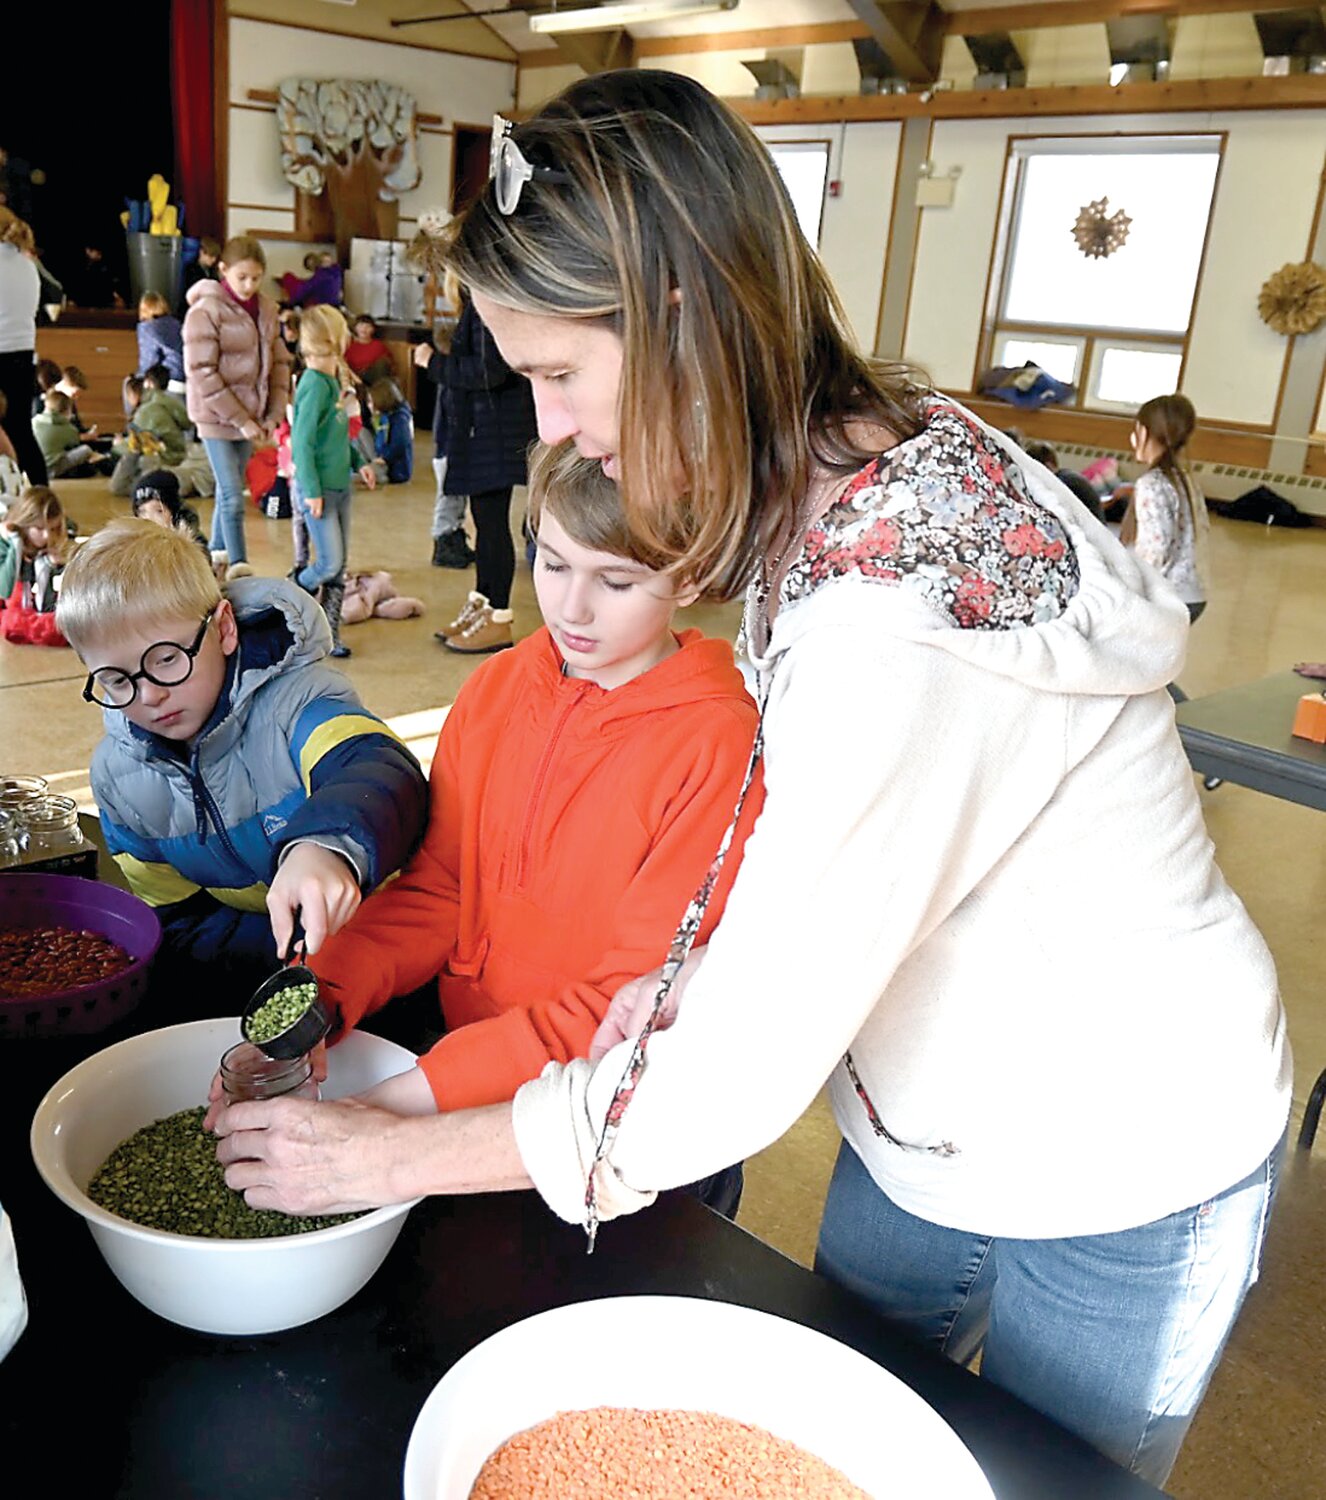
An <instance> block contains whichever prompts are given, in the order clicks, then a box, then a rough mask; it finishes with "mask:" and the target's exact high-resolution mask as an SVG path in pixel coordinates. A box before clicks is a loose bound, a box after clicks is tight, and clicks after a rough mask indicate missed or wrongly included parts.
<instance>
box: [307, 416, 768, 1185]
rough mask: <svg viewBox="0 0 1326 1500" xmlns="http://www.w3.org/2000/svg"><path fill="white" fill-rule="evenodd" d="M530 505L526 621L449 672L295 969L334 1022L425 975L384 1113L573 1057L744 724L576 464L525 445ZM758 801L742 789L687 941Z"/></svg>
mask: <svg viewBox="0 0 1326 1500" xmlns="http://www.w3.org/2000/svg"><path fill="white" fill-rule="evenodd" d="M530 511H531V519H532V520H533V522H534V524H535V526H536V527H537V533H538V556H537V558H536V560H535V564H534V574H535V589H536V592H537V594H538V598H539V606H540V608H541V610H542V611H543V615H544V619H545V621H546V622H547V623H546V624H545V626H544V628H543V629H541V630H539V631H537V632H536V633H535V634H534V635H532V636H530V637H528V638H527V639H526V640H523V641H521V642H520V643H519V645H517V646H516V647H515V649H514V650H511V651H507V652H503V653H501V654H500V655H499V656H495V657H494V658H493V659H492V660H490V661H488V662H486V663H485V664H484V665H483V666H482V667H480V668H479V670H478V671H477V672H475V673H474V675H473V676H472V677H471V678H470V679H469V681H468V682H467V683H466V684H465V686H464V688H463V689H462V690H461V692H460V694H459V696H458V697H457V699H456V702H455V704H454V706H453V707H452V709H451V712H450V714H449V715H448V716H447V720H446V723H445V724H444V725H443V728H442V733H441V736H440V738H439V740H438V745H437V752H436V755H435V757H434V759H433V767H432V777H431V780H432V795H431V813H430V822H429V827H428V832H427V834H426V835H425V838H424V842H423V845H422V846H421V847H420V849H419V851H418V853H417V854H416V855H415V857H414V859H413V860H412V861H411V863H410V864H409V865H408V866H407V867H406V868H405V870H404V871H403V872H402V873H401V875H400V877H399V878H398V879H397V880H395V881H394V882H392V883H391V884H390V885H388V886H386V887H384V888H383V889H382V890H380V891H378V892H377V893H376V894H374V895H372V896H370V897H369V898H368V900H367V901H365V902H364V904H363V906H362V907H361V908H360V909H359V911H358V912H357V913H356V914H355V916H354V918H353V919H352V921H351V922H349V923H348V924H347V926H346V927H344V928H343V929H342V930H341V932H339V933H338V934H337V935H336V936H335V937H333V938H332V939H330V940H329V941H328V942H327V943H326V944H325V945H324V946H323V948H322V949H321V951H320V952H319V953H318V954H317V955H316V956H315V957H314V958H313V959H312V960H310V962H311V964H312V966H313V968H314V969H315V971H316V972H317V974H318V976H319V978H320V979H321V980H322V982H323V984H324V986H325V987H326V990H327V991H328V992H329V994H330V995H331V997H332V998H333V999H334V1000H335V1001H336V1002H337V1004H338V1006H339V1010H340V1016H341V1025H342V1028H344V1029H348V1028H350V1027H353V1026H354V1025H356V1024H357V1023H358V1022H359V1021H360V1020H361V1019H362V1018H363V1017H364V1016H366V1015H367V1014H369V1013H370V1012H372V1011H375V1010H377V1009H379V1008H380V1007H381V1006H383V1005H385V1004H386V1003H387V1001H388V1000H390V999H391V998H392V996H394V995H403V994H406V993H408V992H410V991H412V990H414V989H417V988H418V987H420V986H421V985H423V984H425V983H427V982H428V981H429V980H431V979H433V978H436V979H437V982H438V991H439V998H440V1000H441V1005H442V1013H443V1016H444V1018H445V1021H446V1028H447V1029H446V1035H445V1036H443V1038H442V1039H441V1041H439V1042H438V1043H437V1045H436V1046H435V1047H433V1048H432V1050H431V1051H429V1052H428V1053H426V1054H425V1055H424V1057H422V1058H421V1059H420V1063H419V1066H418V1068H415V1069H412V1070H411V1071H410V1073H408V1074H406V1075H403V1076H402V1077H401V1078H400V1079H393V1080H390V1081H389V1083H388V1084H386V1085H383V1086H382V1089H381V1090H378V1091H374V1093H373V1094H372V1095H369V1096H366V1097H365V1102H367V1103H375V1104H381V1105H383V1106H384V1107H386V1108H388V1109H391V1110H393V1111H395V1112H398V1113H402V1114H425V1113H431V1112H433V1111H435V1110H436V1111H441V1110H457V1109H465V1108H469V1107H471V1106H475V1105H482V1104H492V1103H497V1102H500V1101H503V1100H507V1099H510V1098H511V1097H512V1096H513V1095H514V1094H515V1092H516V1090H517V1089H518V1088H519V1087H520V1085H521V1084H522V1083H525V1082H527V1081H528V1080H529V1079H531V1078H535V1077H537V1076H538V1074H539V1073H540V1072H541V1071H542V1070H543V1068H544V1066H545V1065H546V1064H547V1063H548V1062H550V1061H557V1062H566V1061H569V1060H570V1059H572V1058H575V1057H583V1056H585V1055H586V1054H587V1052H588V1050H589V1044H590V1041H591V1039H592V1038H593V1036H594V1032H595V1030H596V1029H597V1028H598V1025H599V1023H600V1021H602V1019H603V1016H604V1012H605V1011H606V1009H607V1006H608V1002H609V1001H610V1000H611V999H612V997H613V995H614V993H615V992H616V991H617V990H618V989H620V988H621V986H622V985H624V984H626V983H627V982H628V981H630V980H632V979H635V978H637V977H638V976H639V975H641V974H645V973H647V972H648V971H649V970H651V969H654V968H657V967H658V966H659V965H660V964H661V963H662V962H663V959H664V957H665V956H666V954H667V949H668V945H669V943H670V942H671V940H672V936H673V933H674V931H675V929H676V926H677V923H678V921H679V920H680V919H681V916H682V914H683V912H684V911H685V910H686V906H687V903H688V902H689V901H690V899H691V897H692V896H693V895H694V893H695V890H696V888H697V886H698V885H699V884H700V881H701V880H702V879H703V877H704V874H705V871H706V870H707V869H708V867H709V865H710V863H711V861H712V859H713V857H714V854H715V852H716V850H717V848H718V845H719V841H720V839H721V838H722V835H723V833H724V831H725V829H726V828H727V826H728V823H729V822H730V820H731V817H732V812H733V808H734V807H735V805H736V801H737V794H738V792H739V790H740V788H741V783H742V779H743V776H744V774H745V770H746V765H747V762H748V760H749V756H750V750H751V743H752V740H753V738H754V734H755V726H756V718H757V714H756V709H755V705H754V703H753V702H752V700H751V698H750V696H749V695H748V694H747V692H746V690H745V687H744V685H743V683H742V679H741V674H740V673H739V672H738V670H737V668H736V665H735V663H734V661H733V658H732V648H731V647H730V646H729V645H728V643H727V642H726V641H720V640H711V639H706V638H705V637H704V636H703V635H702V634H701V633H700V632H699V631H698V630H686V631H683V632H681V633H680V634H674V633H673V630H672V617H673V615H674V613H675V612H676V610H677V609H678V608H680V607H683V606H684V605H687V604H689V603H691V602H692V601H693V600H694V599H695V597H696V596H695V594H694V593H682V594H678V593H676V592H675V585H674V583H673V581H672V580H670V579H668V578H667V577H666V576H664V575H662V574H660V573H658V572H656V571H654V570H653V569H652V568H650V566H649V565H648V563H647V561H644V560H642V559H641V558H640V557H639V555H638V553H637V552H636V550H635V548H634V545H633V542H632V539H631V537H630V535H629V533H628V532H627V530H626V527H625V524H624V521H623V517H622V513H621V506H620V501H619V498H618V493H617V487H616V485H615V484H614V483H612V481H610V480H609V479H607V478H606V477H605V476H604V474H603V471H602V468H601V465H600V464H599V463H598V462H597V461H591V460H586V459H581V458H579V457H578V455H577V454H576V453H575V450H574V448H573V447H572V446H571V445H570V444H564V445H561V446H560V447H558V448H553V449H549V448H540V449H538V450H536V454H535V457H534V459H533V462H532V465H531V470H530ZM762 801H763V792H762V787H761V785H760V784H759V783H758V782H757V783H756V784H755V785H754V786H752V788H751V792H750V795H749V796H748V797H747V799H746V805H745V809H744V810H743V813H742V819H741V826H740V827H739V829H738V831H737V837H736V838H735V839H734V842H733V845H732V849H731V852H730V854H729V856H728V859H727V861H726V863H725V865H724V868H723V872H722V877H721V880H720V883H719V886H718V888H717V890H716V892H715V895H714V898H713V900H712V901H711V903H710V905H709V908H708V912H707V914H706V917H705V922H704V926H703V928H702V929H701V931H700V934H699V936H698V939H697V943H704V942H706V941H707V940H708V937H709V934H710V932H711V931H712V930H713V928H714V927H715V926H716V925H717V923H718V920H719V918H720V916H721V915H722V912H723V907H724V904H725V902H726V899H727V893H728V890H729V889H730V887H731V884H732V878H733V876H734V874H735V873H736V869H737V866H738V865H739V863H740V856H741V850H742V846H743V844H744V842H745V837H746V834H747V833H748V832H749V829H750V827H751V825H752V823H753V822H754V819H755V817H756V816H757V815H758V813H759V809H760V805H761V803H762ZM733 1173H735V1174H736V1175H735V1186H734V1180H733V1177H732V1176H731V1175H730V1174H733ZM719 1175H720V1177H726V1178H727V1182H726V1185H725V1186H723V1187H721V1188H720V1190H719V1191H718V1193H717V1195H716V1196H715V1195H714V1194H712V1193H704V1194H702V1196H705V1197H706V1201H709V1202H711V1203H712V1204H713V1205H714V1206H715V1207H720V1206H721V1207H723V1208H724V1209H725V1210H727V1211H730V1210H731V1209H734V1208H735V1201H734V1199H735V1196H736V1195H738V1194H739V1184H740V1177H739V1169H729V1174H719Z"/></svg>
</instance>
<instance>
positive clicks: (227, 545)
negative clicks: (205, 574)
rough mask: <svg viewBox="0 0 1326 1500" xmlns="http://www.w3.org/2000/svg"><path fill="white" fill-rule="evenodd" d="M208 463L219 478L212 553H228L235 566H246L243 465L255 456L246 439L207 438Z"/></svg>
mask: <svg viewBox="0 0 1326 1500" xmlns="http://www.w3.org/2000/svg"><path fill="white" fill-rule="evenodd" d="M203 447H204V448H205V449H206V450H207V462H208V463H209V464H211V466H212V473H213V474H214V475H215V476H216V505H215V508H214V509H213V511H212V540H211V542H210V543H209V544H208V545H209V546H210V547H211V549H212V551H213V552H225V553H226V555H227V556H228V558H229V559H230V561H231V562H232V563H237V562H247V561H248V557H249V554H248V552H247V551H246V550H245V546H244V465H245V464H247V463H248V461H249V459H250V458H251V457H252V456H253V444H252V443H250V442H249V441H248V440H247V439H232V438H204V439H203Z"/></svg>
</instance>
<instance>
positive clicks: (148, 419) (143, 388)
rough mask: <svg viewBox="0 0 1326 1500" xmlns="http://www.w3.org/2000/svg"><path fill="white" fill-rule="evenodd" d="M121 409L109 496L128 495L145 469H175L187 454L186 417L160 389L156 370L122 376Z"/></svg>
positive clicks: (180, 404) (175, 399)
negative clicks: (124, 415)
mask: <svg viewBox="0 0 1326 1500" xmlns="http://www.w3.org/2000/svg"><path fill="white" fill-rule="evenodd" d="M124 407H125V411H126V412H128V414H129V424H128V426H127V427H126V428H125V432H124V436H123V437H119V438H116V440H115V443H114V446H113V448H112V449H111V451H112V452H113V453H114V455H115V460H116V462H115V472H114V473H113V474H112V475H111V482H110V490H111V494H112V495H128V494H131V493H132V492H133V487H134V483H135V481H136V480H137V478H138V476H139V474H140V473H142V472H143V471H144V470H145V469H156V468H166V469H175V468H178V467H179V466H180V465H181V464H183V463H184V461H185V459H186V458H187V457H188V455H189V433H190V431H191V428H190V423H189V415H188V412H187V411H186V410H185V408H184V403H183V402H182V401H180V399H179V398H178V397H177V396H172V395H171V394H170V393H169V392H168V391H166V390H165V389H163V381H162V378H161V372H160V367H157V369H154V370H152V371H150V372H149V373H148V374H147V375H129V376H126V377H125V381H124Z"/></svg>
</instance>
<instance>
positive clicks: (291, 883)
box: [267, 843, 362, 954]
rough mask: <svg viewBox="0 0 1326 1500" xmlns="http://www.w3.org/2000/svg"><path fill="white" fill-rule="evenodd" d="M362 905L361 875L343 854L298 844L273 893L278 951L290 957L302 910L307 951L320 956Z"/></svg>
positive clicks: (270, 909)
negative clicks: (298, 916)
mask: <svg viewBox="0 0 1326 1500" xmlns="http://www.w3.org/2000/svg"><path fill="white" fill-rule="evenodd" d="M361 899H362V897H361V896H360V892H359V882H358V880H356V879H355V873H354V871H353V870H352V869H351V868H350V866H349V864H348V863H347V862H346V861H345V860H344V859H342V858H341V856H340V855H339V854H333V853H332V851H331V850H330V849H324V848H322V847H321V846H320V845H318V844H310V843H301V844H296V845H295V846H294V847H293V848H292V849H291V850H290V852H289V854H287V855H286V857H285V858H284V859H283V860H282V861H281V868H280V869H279V870H278V871H277V872H276V878H275V880H273V881H272V884H271V887H270V889H269V890H268V892H267V911H268V913H269V914H270V916H271V919H272V936H273V937H274V938H275V939H276V951H277V952H278V953H281V954H284V953H285V951H286V949H287V948H288V947H289V946H290V938H291V936H292V934H293V933H294V930H295V913H296V912H298V911H300V909H301V908H302V920H303V923H304V947H305V949H306V950H307V951H308V952H309V953H316V952H317V951H318V949H319V948H321V947H322V945H323V943H325V942H326V941H327V939H328V938H329V937H331V936H332V935H333V934H334V933H337V932H339V931H340V930H341V928H342V927H344V926H345V924H346V923H347V922H348V921H349V920H350V918H351V917H352V916H354V914H355V912H356V911H357V910H358V909H359V903H360V901H361Z"/></svg>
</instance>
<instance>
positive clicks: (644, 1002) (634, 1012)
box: [589, 948, 708, 1062]
mask: <svg viewBox="0 0 1326 1500" xmlns="http://www.w3.org/2000/svg"><path fill="white" fill-rule="evenodd" d="M707 951H708V950H707V948H692V949H691V951H690V953H689V954H687V956H686V962H685V963H684V964H682V966H681V970H680V972H679V973H678V975H677V977H676V978H675V979H674V980H673V981H672V988H671V989H670V990H669V991H668V998H667V1001H666V1002H665V1004H664V1006H663V1009H662V1011H661V1012H660V1014H659V1018H658V1022H657V1024H656V1026H655V1030H658V1031H666V1030H667V1028H668V1027H669V1026H671V1025H672V1023H673V1022H674V1021H675V1020H676V1019H677V1011H678V1009H679V1008H680V1006H681V997H682V994H683V992H684V991H685V989H686V986H687V985H688V984H689V983H690V981H691V976H692V975H693V974H694V973H695V971H696V970H697V969H698V968H699V967H700V965H701V963H703V962H704V955H705V953H706V952H707ZM662 977H663V970H662V969H661V968H660V969H651V970H650V971H649V973H648V974H642V975H641V976H640V978H639V979H632V980H631V982H630V983H629V984H624V985H622V987H621V989H619V990H618V991H617V993H616V994H615V995H614V996H613V997H612V999H611V1000H610V1001H609V1002H608V1009H607V1011H606V1012H605V1014H604V1017H603V1020H602V1022H601V1023H600V1025H599V1029H598V1030H597V1031H596V1032H595V1033H594V1037H593V1040H592V1041H591V1042H590V1044H589V1060H590V1061H591V1062H597V1061H598V1060H599V1058H600V1057H602V1056H603V1055H604V1053H605V1052H610V1051H611V1050H612V1049H613V1048H614V1047H615V1046H616V1045H617V1043H618V1042H624V1041H626V1040H627V1039H628V1038H630V1039H631V1040H634V1039H635V1038H636V1037H638V1036H639V1035H640V1033H641V1032H642V1031H643V1030H644V1029H645V1022H646V1021H647V1020H648V1019H649V1012H650V1011H651V1010H652V1009H653V1008H654V998H655V996H656V995H657V994H658V986H659V981H660V980H661V979H662Z"/></svg>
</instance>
